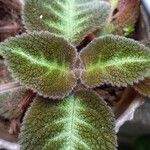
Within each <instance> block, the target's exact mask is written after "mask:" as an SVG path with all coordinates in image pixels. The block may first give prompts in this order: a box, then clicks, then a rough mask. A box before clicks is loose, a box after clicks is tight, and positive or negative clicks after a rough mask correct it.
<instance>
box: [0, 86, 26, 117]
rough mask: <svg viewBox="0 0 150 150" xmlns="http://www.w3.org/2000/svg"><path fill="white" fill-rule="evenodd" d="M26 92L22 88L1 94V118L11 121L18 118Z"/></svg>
mask: <svg viewBox="0 0 150 150" xmlns="http://www.w3.org/2000/svg"><path fill="white" fill-rule="evenodd" d="M26 91H27V90H26V89H25V88H23V87H20V88H17V89H12V90H10V91H8V92H6V93H3V94H0V117H3V118H5V119H10V120H11V119H13V118H16V117H18V114H19V104H20V103H21V101H22V100H23V98H24V96H25V95H26Z"/></svg>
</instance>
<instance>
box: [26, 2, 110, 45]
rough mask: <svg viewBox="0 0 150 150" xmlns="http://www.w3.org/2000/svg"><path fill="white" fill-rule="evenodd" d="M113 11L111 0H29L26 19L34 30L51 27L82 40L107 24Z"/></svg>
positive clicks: (27, 25) (73, 39) (52, 29)
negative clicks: (103, 0) (109, 1)
mask: <svg viewBox="0 0 150 150" xmlns="http://www.w3.org/2000/svg"><path fill="white" fill-rule="evenodd" d="M109 13H110V4H109V3H107V2H100V1H95V0H82V1H80V0H43V1H41V0H26V1H25V7H24V20H25V25H26V27H27V28H28V30H30V31H34V30H36V31H41V30H44V31H45V30H46V31H50V32H52V33H55V34H58V35H61V36H63V37H65V38H66V39H67V40H68V41H69V42H71V43H74V44H79V43H80V42H81V41H82V40H83V38H84V36H86V34H88V33H90V32H93V31H95V30H97V29H101V28H102V27H103V26H104V25H105V22H106V19H107V18H108V15H109Z"/></svg>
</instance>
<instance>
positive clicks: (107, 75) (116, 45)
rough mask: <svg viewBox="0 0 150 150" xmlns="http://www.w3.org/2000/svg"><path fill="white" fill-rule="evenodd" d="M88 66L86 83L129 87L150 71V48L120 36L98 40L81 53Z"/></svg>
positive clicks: (83, 76) (85, 70) (85, 76)
mask: <svg viewBox="0 0 150 150" xmlns="http://www.w3.org/2000/svg"><path fill="white" fill-rule="evenodd" d="M80 56H81V59H82V63H83V65H84V66H85V69H84V71H83V73H82V76H81V79H82V82H83V83H84V84H85V85H87V86H88V87H95V86H99V85H100V84H104V83H107V84H112V85H117V86H126V85H127V84H133V82H137V81H138V80H139V79H142V78H143V77H146V76H149V74H150V51H149V48H147V47H145V46H144V45H141V44H139V43H138V42H136V41H134V40H132V39H128V38H124V37H120V36H113V35H108V36H103V37H100V38H97V39H95V40H94V41H93V42H92V43H91V44H89V45H88V46H87V47H86V48H85V49H84V50H83V51H82V52H81V54H80Z"/></svg>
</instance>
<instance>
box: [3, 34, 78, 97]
mask: <svg viewBox="0 0 150 150" xmlns="http://www.w3.org/2000/svg"><path fill="white" fill-rule="evenodd" d="M2 49H3V51H4V57H5V58H6V62H7V64H8V66H9V69H10V70H11V71H12V73H13V76H14V77H15V78H17V79H18V80H19V81H20V82H21V83H22V84H23V85H25V86H27V87H28V88H30V89H32V90H33V91H35V92H38V93H39V94H40V95H43V96H45V97H53V98H58V97H63V96H65V95H66V94H68V92H70V91H71V90H72V88H73V87H74V86H75V85H76V80H75V77H74V73H73V71H72V65H73V62H74V60H75V57H76V51H75V48H74V47H73V46H71V45H70V44H69V43H68V42H66V41H65V40H64V39H63V38H61V37H58V36H55V35H53V34H50V33H48V32H40V33H38V32H34V33H29V34H24V35H22V36H18V37H16V38H12V39H10V40H8V41H6V42H5V43H3V45H2Z"/></svg>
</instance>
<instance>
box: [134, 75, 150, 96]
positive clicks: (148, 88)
mask: <svg viewBox="0 0 150 150" xmlns="http://www.w3.org/2000/svg"><path fill="white" fill-rule="evenodd" d="M134 88H135V90H137V91H138V92H139V93H140V94H142V95H144V96H148V97H150V77H147V78H145V79H144V80H143V81H140V82H139V83H138V84H135V85H134Z"/></svg>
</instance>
